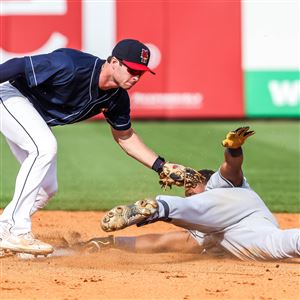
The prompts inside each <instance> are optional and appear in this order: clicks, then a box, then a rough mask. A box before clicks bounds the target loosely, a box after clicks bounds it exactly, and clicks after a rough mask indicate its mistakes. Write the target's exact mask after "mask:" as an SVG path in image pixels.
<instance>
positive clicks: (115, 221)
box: [101, 199, 158, 232]
mask: <svg viewBox="0 0 300 300" xmlns="http://www.w3.org/2000/svg"><path fill="white" fill-rule="evenodd" d="M157 210H158V203H157V201H156V200H153V199H144V200H139V201H137V202H135V203H134V204H131V205H121V206H116V207H114V208H113V209H111V210H110V211H109V212H108V213H106V214H105V216H104V217H103V219H102V221H101V228H102V229H103V230H104V231H106V232H110V231H116V230H120V229H123V228H126V227H128V226H131V225H134V224H137V223H140V222H142V221H144V220H146V219H147V218H149V217H150V216H152V215H154V214H155V213H156V212H157Z"/></svg>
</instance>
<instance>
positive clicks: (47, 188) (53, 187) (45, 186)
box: [6, 139, 58, 215]
mask: <svg viewBox="0 0 300 300" xmlns="http://www.w3.org/2000/svg"><path fill="white" fill-rule="evenodd" d="M6 140H7V143H8V145H9V148H10V150H11V152H12V153H13V154H14V156H15V157H16V159H17V160H18V161H19V163H20V164H22V163H23V161H24V160H25V159H26V157H27V156H28V153H27V151H25V150H23V149H22V148H20V147H19V146H18V145H17V144H15V143H13V142H12V141H10V140H9V139H6ZM57 186H58V185H57V171H56V160H55V161H54V162H53V164H51V166H50V168H49V170H48V172H47V174H46V176H45V178H44V180H43V181H42V183H41V187H40V189H39V191H38V194H37V197H36V200H35V202H34V205H33V207H32V209H31V211H30V215H33V214H34V213H35V212H36V211H37V210H39V209H42V208H43V207H45V206H46V205H47V203H48V202H49V200H50V199H51V198H52V197H53V196H54V195H55V193H56V192H57Z"/></svg>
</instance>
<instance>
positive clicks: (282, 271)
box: [0, 211, 300, 300]
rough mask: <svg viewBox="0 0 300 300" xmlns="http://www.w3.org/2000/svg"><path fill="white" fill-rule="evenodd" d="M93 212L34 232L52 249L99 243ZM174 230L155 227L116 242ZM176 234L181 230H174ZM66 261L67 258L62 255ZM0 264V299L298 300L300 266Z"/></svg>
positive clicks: (120, 257) (121, 256) (108, 261)
mask: <svg viewBox="0 0 300 300" xmlns="http://www.w3.org/2000/svg"><path fill="white" fill-rule="evenodd" d="M101 216H102V213H99V212H62V211H51V212H49V211H42V212H39V213H37V214H36V215H35V216H34V218H33V231H34V232H35V233H36V235H37V236H38V237H39V238H41V239H43V240H44V241H48V242H51V243H52V244H53V245H54V246H56V247H62V246H66V245H68V244H73V243H75V242H77V241H84V240H87V239H89V238H92V237H95V236H105V235H106V234H105V233H103V232H102V231H101V230H100V228H99V219H100V217H101ZM276 217H277V219H278V221H279V223H280V225H281V227H283V228H300V215H297V214H277V215H276ZM174 230H178V228H176V227H174V226H173V225H170V224H166V223H162V222H158V223H155V224H151V225H147V226H144V227H140V228H137V227H131V228H127V229H125V230H123V231H120V232H118V235H126V236H131V235H140V234H145V233H163V232H167V231H174ZM179 230H180V229H179ZM64 254H65V255H64ZM67 254H68V253H67V252H66V253H64V252H62V251H58V252H56V254H55V255H54V256H52V257H48V258H38V259H33V260H24V259H23V260H21V259H19V258H17V257H15V256H10V257H5V258H2V259H0V271H1V273H0V279H1V284H0V299H1V300H3V299H22V300H24V299H39V300H41V299H62V300H71V299H72V300H75V299H182V300H190V299H258V300H267V299H268V300H275V299H300V259H293V260H289V261H278V262H243V261H238V260H235V259H229V258H209V257H207V256H205V255H200V254H199V255H198V254H183V253H160V254H157V253H156V254H155V253H151V254H134V253H129V252H125V251H120V250H116V249H107V250H104V251H102V252H101V253H95V254H80V253H73V254H72V255H67Z"/></svg>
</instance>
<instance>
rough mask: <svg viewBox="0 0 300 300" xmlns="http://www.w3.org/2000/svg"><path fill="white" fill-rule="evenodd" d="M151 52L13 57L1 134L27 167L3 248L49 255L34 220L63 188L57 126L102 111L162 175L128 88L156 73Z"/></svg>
mask: <svg viewBox="0 0 300 300" xmlns="http://www.w3.org/2000/svg"><path fill="white" fill-rule="evenodd" d="M149 59H150V51H149V49H148V48H147V47H146V46H145V45H144V44H142V43H141V42H139V41H137V40H133V39H126V40H122V41H120V42H119V43H118V44H117V45H116V46H115V48H114V49H113V51H112V54H111V56H109V57H108V58H107V60H102V59H100V58H98V57H96V56H93V55H90V54H87V53H83V52H81V51H77V50H74V49H58V50H56V51H53V52H52V53H48V54H42V55H35V56H27V57H23V58H14V59H11V60H9V61H7V62H5V63H3V64H1V65H0V83H1V86H0V116H1V128H0V129H1V132H2V134H3V135H4V136H5V137H6V140H7V142H8V144H9V146H10V149H11V151H12V153H13V154H14V155H15V157H16V158H17V159H18V161H19V162H20V163H21V167H20V170H19V173H18V175H17V179H16V185H15V192H14V195H13V197H12V200H11V202H10V203H9V204H8V205H7V206H6V208H5V209H4V211H3V213H2V215H1V216H0V248H1V249H4V250H11V251H13V252H24V253H31V254H49V253H51V252H52V251H53V248H52V246H51V245H49V244H47V243H44V242H42V241H39V240H37V239H35V238H34V236H33V234H32V232H31V216H32V214H34V213H35V212H36V211H37V210H38V209H40V208H42V207H44V206H45V205H46V204H47V202H48V201H49V199H50V198H51V197H52V196H53V195H54V194H55V192H56V191H57V177H56V153H57V143H56V139H55V137H54V135H53V133H52V131H51V129H50V127H51V126H57V125H67V124H72V123H75V122H79V121H82V120H85V119H88V118H90V117H92V116H95V115H97V114H99V113H101V112H103V114H104V116H105V118H106V120H107V122H108V123H109V124H110V126H111V131H112V135H113V137H114V139H115V140H116V142H117V143H118V144H119V145H120V146H121V148H122V149H123V150H124V151H125V152H126V153H127V154H128V155H130V156H131V157H133V158H135V159H136V160H138V161H139V162H141V163H142V164H144V165H145V166H146V167H149V168H152V169H153V170H155V171H157V172H158V173H159V172H160V171H161V167H162V165H163V164H164V159H163V158H161V157H159V156H158V155H157V154H155V153H154V152H153V151H152V150H151V149H149V148H148V147H147V146H146V145H145V144H144V143H143V142H142V140H141V139H140V138H139V136H138V135H137V134H136V133H135V132H134V130H133V129H132V128H131V121H130V101H129V96H128V93H127V90H129V89H130V88H132V87H133V86H134V85H135V84H136V83H137V82H138V81H139V80H140V79H141V77H142V75H143V74H144V73H145V72H147V71H149V72H150V73H153V74H155V73H154V72H153V71H152V70H151V69H150V68H149V67H148V62H149Z"/></svg>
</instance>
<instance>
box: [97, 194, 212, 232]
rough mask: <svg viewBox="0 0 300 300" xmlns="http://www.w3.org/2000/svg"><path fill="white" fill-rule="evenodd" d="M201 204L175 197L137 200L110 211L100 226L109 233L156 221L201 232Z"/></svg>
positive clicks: (193, 200)
mask: <svg viewBox="0 0 300 300" xmlns="http://www.w3.org/2000/svg"><path fill="white" fill-rule="evenodd" d="M203 194H204V193H203ZM203 194H202V197H203V198H204V197H205V195H203ZM201 203H202V201H195V199H191V198H184V199H183V198H181V197H176V196H158V197H156V200H154V199H144V200H139V201H137V202H135V203H134V204H132V205H120V206H116V207H114V208H113V209H111V210H110V211H109V212H108V213H107V214H106V215H105V216H104V218H103V219H102V222H101V226H102V229H103V230H104V231H107V232H110V231H115V230H120V229H123V228H126V227H128V226H131V225H133V224H137V225H138V226H141V225H145V224H149V223H153V222H156V221H171V222H172V224H174V225H176V226H179V227H182V228H185V229H191V230H199V231H201V222H202V221H201V218H203V215H202V214H201ZM198 206H200V208H199V207H198ZM204 217H205V216H204ZM205 221H206V223H207V222H208V220H205ZM212 221H214V220H212Z"/></svg>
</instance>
